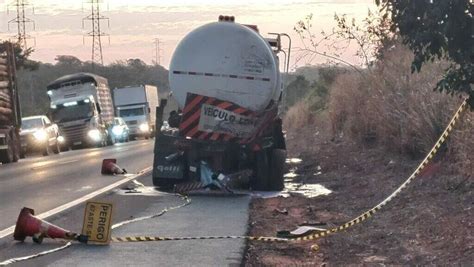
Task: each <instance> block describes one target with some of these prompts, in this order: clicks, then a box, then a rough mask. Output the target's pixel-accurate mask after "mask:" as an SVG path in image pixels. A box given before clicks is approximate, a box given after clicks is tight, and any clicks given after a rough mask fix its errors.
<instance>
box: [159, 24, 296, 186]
mask: <svg viewBox="0 0 474 267" xmlns="http://www.w3.org/2000/svg"><path fill="white" fill-rule="evenodd" d="M282 37H288V35H286V34H272V36H271V38H264V37H263V36H262V35H261V34H260V33H259V31H258V27H257V26H255V25H243V24H239V23H235V19H234V17H228V16H220V17H219V21H218V22H214V23H209V24H206V25H204V26H201V27H199V28H197V29H195V30H193V31H192V32H190V33H189V34H188V35H186V36H185V37H184V38H183V39H182V40H181V42H180V43H179V44H178V46H177V47H176V50H175V52H174V54H173V57H172V59H171V64H170V70H169V82H170V89H171V91H172V94H173V96H174V97H175V99H176V101H177V102H178V105H179V108H180V110H178V111H176V112H174V114H173V116H172V117H170V119H169V124H170V125H172V126H176V127H177V128H178V129H179V131H178V134H176V131H174V132H173V133H174V134H173V135H168V134H166V133H160V134H158V135H157V139H156V141H155V158H154V170H153V183H154V184H155V185H157V186H164V187H166V186H171V185H173V184H179V183H183V182H187V181H189V182H194V181H201V182H202V181H203V179H204V178H203V176H204V175H206V171H203V170H204V169H207V170H209V169H211V170H212V172H213V173H214V174H224V175H226V174H232V173H237V172H241V171H246V172H247V173H248V172H249V171H251V172H252V177H251V179H250V183H249V185H250V187H251V188H253V189H257V190H280V189H282V188H283V174H284V173H283V170H284V165H285V158H286V145H285V139H284V135H283V132H282V123H281V119H280V118H279V104H280V101H281V98H282V80H281V75H280V65H281V66H282V71H287V69H288V61H289V57H290V48H291V40H289V37H288V50H287V51H283V50H282ZM279 55H284V56H285V57H284V58H285V60H284V62H282V64H280V60H279V57H278V56H279Z"/></svg>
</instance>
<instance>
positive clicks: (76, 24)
mask: <svg viewBox="0 0 474 267" xmlns="http://www.w3.org/2000/svg"><path fill="white" fill-rule="evenodd" d="M11 2H12V1H6V0H0V20H1V21H0V38H1V39H8V38H11V36H13V35H15V34H16V32H15V29H16V25H10V31H9V30H8V21H9V20H11V19H13V18H14V17H15V14H16V10H14V7H7V6H8V5H7V4H8V3H11ZM86 2H87V1H81V0H30V1H29V3H30V4H32V5H33V6H34V13H33V10H32V9H31V8H28V9H27V10H26V15H27V17H28V18H30V19H32V20H34V21H35V25H36V29H35V30H33V27H32V25H29V26H28V28H27V32H28V33H29V34H30V35H32V36H33V37H35V42H36V46H35V47H34V49H35V52H34V54H33V55H32V59H35V60H40V61H43V62H54V58H55V57H56V55H73V56H76V57H78V58H79V59H81V60H89V59H90V57H91V39H88V38H86V39H84V38H83V35H84V34H85V33H87V32H88V31H90V29H91V25H90V22H88V23H89V24H87V23H86V24H85V25H84V26H85V28H84V29H83V28H82V18H83V17H85V16H87V15H88V13H89V12H90V4H87V3H86ZM373 2H374V1H373V0H326V1H313V0H299V1H298V0H296V1H291V0H272V1H270V0H254V1H248V0H239V1H237V0H220V1H216V0H202V1H191V0H160V1H158V0H133V1H122V0H108V1H107V0H105V1H104V3H103V4H102V5H101V11H103V12H102V14H103V15H104V16H107V17H108V18H110V28H108V27H107V22H106V21H104V22H103V24H102V28H103V31H104V32H107V33H108V34H110V44H109V41H108V38H107V37H105V38H103V40H102V43H103V56H104V63H106V64H107V63H111V62H114V61H116V60H121V59H128V58H140V59H142V60H144V61H145V62H147V63H151V62H152V60H153V59H154V44H153V39H154V38H160V40H161V42H162V44H161V48H162V52H161V63H162V65H163V66H165V67H166V68H167V67H168V65H169V61H170V58H171V56H172V53H173V51H174V49H175V47H176V45H177V44H178V42H179V40H180V39H182V38H183V37H184V36H185V35H186V33H188V32H190V31H191V30H192V29H194V28H196V27H199V26H201V25H203V24H206V23H209V22H213V21H216V20H217V17H218V16H219V15H221V14H223V15H233V16H235V17H236V21H237V22H239V23H243V24H257V25H258V26H259V28H260V32H261V33H262V34H265V33H267V32H286V33H288V34H290V35H291V36H292V38H293V40H294V47H295V48H298V47H302V43H301V41H300V40H299V38H298V35H297V33H296V32H295V31H294V29H293V28H294V26H295V24H296V23H297V22H298V21H299V20H302V19H304V18H305V17H306V16H307V15H309V14H311V13H312V14H313V18H314V19H313V24H314V27H315V32H319V31H321V30H326V31H327V30H330V29H331V28H332V27H333V26H334V20H333V17H334V14H335V13H338V14H347V15H348V16H350V17H355V18H359V19H361V18H363V17H365V16H366V15H367V12H368V9H369V8H370V9H371V10H375V9H376V6H375V5H374V3H373ZM7 9H8V10H9V12H7ZM84 40H85V44H83V41H84ZM28 42H29V44H33V43H34V41H33V40H28ZM350 54H351V53H347V54H346V55H345V58H346V59H348V60H349V61H355V60H356V59H355V58H354V57H352V56H351V55H350ZM321 62H324V59H322V58H315V59H313V60H312V61H311V62H308V60H306V61H305V60H300V61H298V62H297V63H296V62H295V61H293V62H291V63H292V64H291V65H292V66H293V67H295V66H302V65H305V64H315V63H321Z"/></svg>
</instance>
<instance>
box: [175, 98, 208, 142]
mask: <svg viewBox="0 0 474 267" xmlns="http://www.w3.org/2000/svg"><path fill="white" fill-rule="evenodd" d="M212 100H213V99H212V98H207V97H206V98H204V97H202V100H201V101H200V102H199V103H198V105H196V107H197V109H195V110H194V112H193V113H192V114H191V116H190V117H189V118H187V119H186V120H185V121H184V122H182V123H181V124H180V125H179V128H180V130H181V129H182V130H183V131H184V133H186V132H188V131H189V130H188V131H186V128H188V127H189V125H191V124H193V122H195V123H196V124H199V118H200V116H201V107H202V104H204V103H206V104H208V103H210V102H212ZM201 102H202V103H201ZM195 127H197V125H196V126H195ZM192 128H194V127H192ZM192 128H191V129H192ZM191 129H190V130H191Z"/></svg>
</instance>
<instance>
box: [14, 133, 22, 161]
mask: <svg viewBox="0 0 474 267" xmlns="http://www.w3.org/2000/svg"><path fill="white" fill-rule="evenodd" d="M13 148H14V150H13V162H18V161H19V160H20V157H21V144H20V137H19V136H18V135H17V134H16V133H14V134H13Z"/></svg>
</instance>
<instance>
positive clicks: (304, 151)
mask: <svg viewBox="0 0 474 267" xmlns="http://www.w3.org/2000/svg"><path fill="white" fill-rule="evenodd" d="M287 140H288V150H289V154H290V156H292V157H298V158H301V159H302V162H301V163H300V164H292V165H290V166H289V168H291V169H293V171H294V172H295V173H296V174H298V176H296V177H294V178H293V180H294V182H300V183H306V184H315V183H316V184H321V185H323V186H325V187H326V188H328V189H330V190H332V191H333V192H332V193H331V194H329V195H327V196H318V197H315V198H307V197H304V196H301V195H295V194H291V195H290V197H288V198H284V197H278V198H270V199H253V200H252V202H251V204H250V220H249V227H250V229H249V232H250V234H251V235H270V236H272V235H275V234H276V232H277V231H281V230H293V229H295V228H297V227H298V225H301V224H304V223H320V224H323V225H322V226H321V227H322V228H330V227H333V226H338V225H340V224H343V223H345V222H346V221H348V220H350V219H353V218H354V217H356V216H358V215H360V214H361V213H362V212H364V211H366V210H368V209H370V208H372V207H373V206H375V205H376V204H378V203H379V202H380V201H382V200H383V199H384V198H385V197H387V196H388V195H389V194H391V193H392V192H393V190H395V189H396V188H397V187H398V186H399V185H400V184H401V183H402V182H403V181H404V180H405V179H406V178H407V177H408V176H409V175H410V174H411V172H412V171H413V169H414V168H415V167H416V166H417V164H419V160H414V159H406V158H401V157H400V156H398V155H389V154H386V153H384V152H383V151H381V149H379V148H377V147H373V148H361V147H357V146H355V145H354V144H352V143H348V142H344V141H341V142H332V141H329V140H327V141H326V139H325V138H322V137H320V136H319V133H318V132H314V130H313V131H309V130H302V131H299V132H298V133H289V134H288V138H287ZM304 140H311V144H309V142H308V141H306V142H305V141H304ZM448 160H449V159H445V158H444V159H443V158H437V159H435V163H433V164H430V165H429V166H428V167H427V170H426V171H425V172H424V174H423V175H422V176H420V177H418V178H417V179H415V181H414V182H412V183H411V184H410V185H409V186H408V187H407V188H406V189H405V190H404V191H403V192H402V193H401V194H400V195H399V196H398V197H397V198H395V199H394V200H393V201H391V202H390V203H389V204H388V205H387V206H385V207H384V208H383V209H382V210H381V211H379V212H378V213H377V214H376V215H375V216H373V217H372V218H370V219H369V220H367V221H365V222H363V223H362V224H358V225H356V226H354V227H352V228H350V229H347V230H346V231H344V232H341V233H337V234H335V235H331V236H327V237H325V238H322V239H319V240H317V241H312V242H305V243H297V244H294V243H293V244H288V243H283V244H282V243H260V242H250V243H249V244H248V249H247V253H246V256H245V262H244V264H245V265H247V266H262V265H265V266H273V265H326V264H328V265H348V264H356V265H387V264H389V265H398V264H402V265H471V264H472V263H473V262H474V249H473V248H474V235H473V231H472V218H474V211H473V209H472V204H473V203H474V197H473V189H474V184H473V179H472V177H460V176H456V175H452V174H449V171H448V169H449V162H448ZM282 210H286V211H288V212H287V213H285V212H280V211H282ZM313 244H317V245H319V250H317V251H313V250H311V246H312V245H313Z"/></svg>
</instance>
